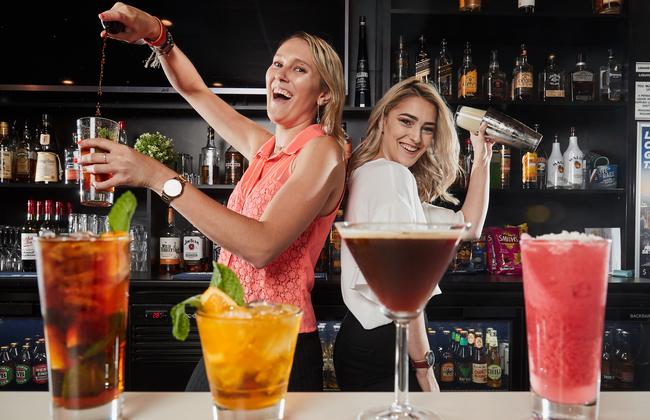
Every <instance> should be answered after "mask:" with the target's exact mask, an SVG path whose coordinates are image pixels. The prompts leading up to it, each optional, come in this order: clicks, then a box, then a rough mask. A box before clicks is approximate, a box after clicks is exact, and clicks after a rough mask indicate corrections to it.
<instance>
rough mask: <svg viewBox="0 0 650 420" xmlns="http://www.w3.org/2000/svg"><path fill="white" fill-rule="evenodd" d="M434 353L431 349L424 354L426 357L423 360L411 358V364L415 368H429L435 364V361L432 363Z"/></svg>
mask: <svg viewBox="0 0 650 420" xmlns="http://www.w3.org/2000/svg"><path fill="white" fill-rule="evenodd" d="M432 355H433V352H432V351H431V350H428V351H427V352H426V353H425V354H424V359H422V360H413V359H411V366H412V367H413V368H415V369H428V368H430V367H431V366H433V363H430V360H431V356H432Z"/></svg>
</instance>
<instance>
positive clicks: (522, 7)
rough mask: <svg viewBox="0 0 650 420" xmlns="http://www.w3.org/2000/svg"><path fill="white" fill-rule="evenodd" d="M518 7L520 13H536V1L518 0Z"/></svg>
mask: <svg viewBox="0 0 650 420" xmlns="http://www.w3.org/2000/svg"><path fill="white" fill-rule="evenodd" d="M517 7H518V9H519V11H520V12H523V13H525V14H527V15H532V14H533V13H535V0H518V1H517Z"/></svg>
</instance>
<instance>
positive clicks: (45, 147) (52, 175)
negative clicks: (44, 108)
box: [34, 114, 60, 184]
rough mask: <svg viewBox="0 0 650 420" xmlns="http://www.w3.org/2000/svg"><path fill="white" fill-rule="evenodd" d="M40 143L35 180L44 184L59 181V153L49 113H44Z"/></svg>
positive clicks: (39, 137) (39, 136)
mask: <svg viewBox="0 0 650 420" xmlns="http://www.w3.org/2000/svg"><path fill="white" fill-rule="evenodd" d="M38 143H39V144H40V150H39V151H38V152H37V153H36V170H35V174H34V181H35V182H39V183H44V184H49V183H53V182H59V170H60V164H59V155H58V154H57V150H56V143H55V141H54V136H53V135H52V127H51V124H50V117H49V115H48V114H43V120H42V123H41V127H40V130H39V135H38Z"/></svg>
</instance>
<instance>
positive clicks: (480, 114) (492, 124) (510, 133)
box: [454, 105, 542, 151]
mask: <svg viewBox="0 0 650 420" xmlns="http://www.w3.org/2000/svg"><path fill="white" fill-rule="evenodd" d="M454 120H455V121H456V125H458V126H459V127H461V128H464V129H465V130H467V131H469V132H470V133H476V132H477V131H478V129H479V127H480V125H481V123H482V122H483V121H485V122H486V123H487V130H486V131H485V134H486V135H487V136H488V137H490V138H491V139H493V140H494V141H495V142H496V143H500V144H505V145H508V146H512V147H515V148H517V149H521V150H528V151H535V150H536V149H537V146H539V143H540V142H541V141H542V135H541V134H540V133H538V132H536V131H535V130H533V129H532V128H530V127H528V126H527V125H526V124H524V123H522V122H521V121H518V120H516V119H514V118H512V117H510V116H508V115H505V114H503V113H501V112H499V111H497V110H495V109H493V108H488V109H487V111H484V110H482V109H477V108H472V107H469V106H463V105H461V106H459V107H458V109H457V110H456V115H455V116H454Z"/></svg>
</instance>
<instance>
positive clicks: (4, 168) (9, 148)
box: [0, 121, 14, 183]
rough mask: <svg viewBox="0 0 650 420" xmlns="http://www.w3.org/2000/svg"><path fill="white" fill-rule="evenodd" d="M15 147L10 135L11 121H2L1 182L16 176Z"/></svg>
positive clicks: (0, 143) (0, 141) (0, 125)
mask: <svg viewBox="0 0 650 420" xmlns="http://www.w3.org/2000/svg"><path fill="white" fill-rule="evenodd" d="M13 165H14V147H13V145H12V144H11V137H9V123H8V122H6V121H2V122H0V182H1V183H6V182H11V181H13V178H14V166H13Z"/></svg>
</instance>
